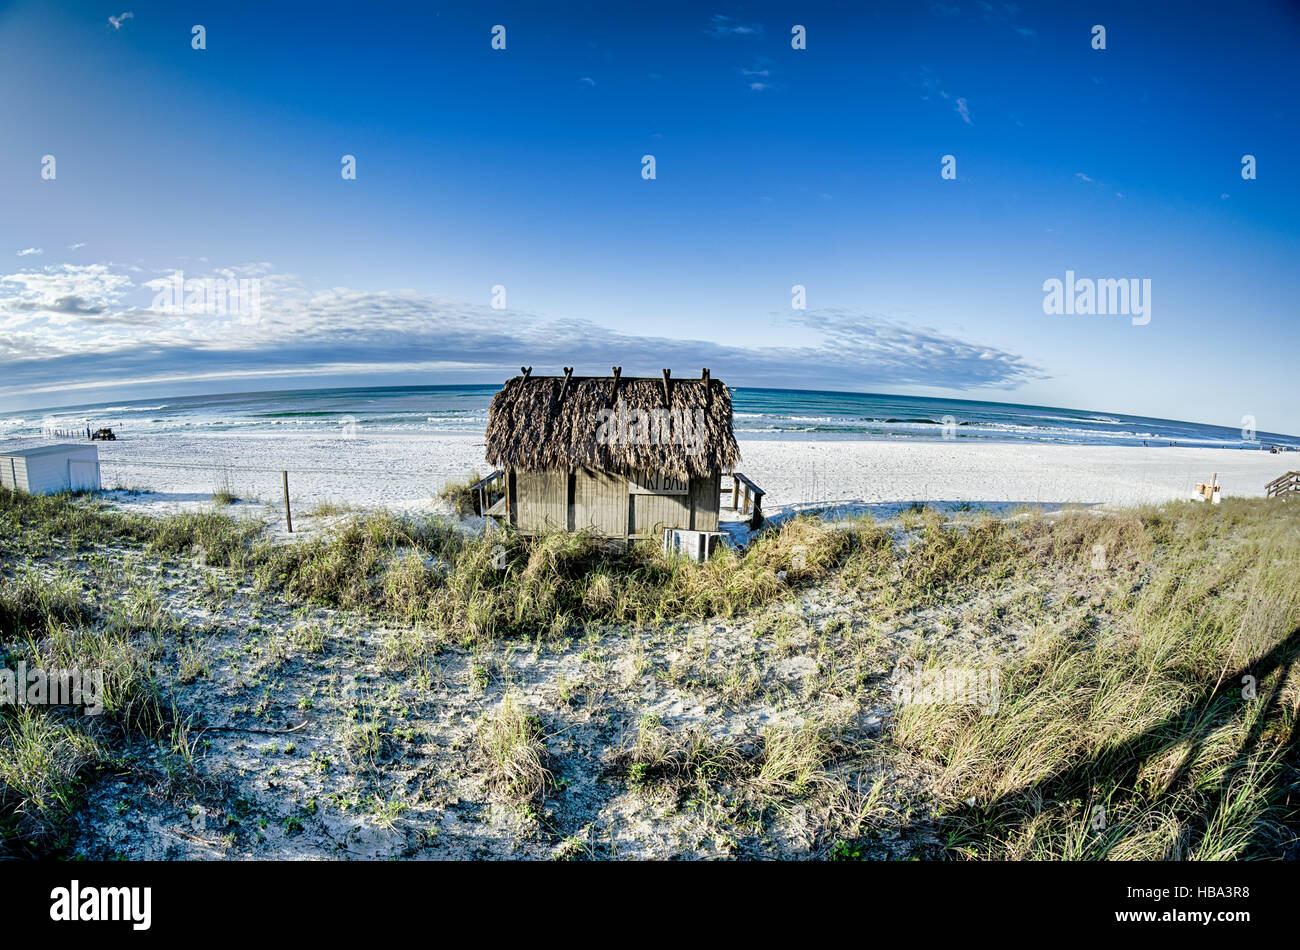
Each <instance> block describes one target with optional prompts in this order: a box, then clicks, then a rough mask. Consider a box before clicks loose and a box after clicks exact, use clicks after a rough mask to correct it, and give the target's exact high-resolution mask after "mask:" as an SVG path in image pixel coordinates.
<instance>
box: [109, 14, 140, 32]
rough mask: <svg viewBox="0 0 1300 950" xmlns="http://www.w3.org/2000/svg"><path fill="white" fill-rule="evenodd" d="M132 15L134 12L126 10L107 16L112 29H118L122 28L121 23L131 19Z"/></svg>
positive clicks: (133, 15)
mask: <svg viewBox="0 0 1300 950" xmlns="http://www.w3.org/2000/svg"><path fill="white" fill-rule="evenodd" d="M134 17H135V14H134V13H132V12H131V11H130V10H128V11H127V12H126V13H121V14H118V15H117V16H111V17H109V18H108V23H109V25H110V26H111V27H112V28H113V29H114V30H120V29H122V25H123V24H124V23H126V21H127V20H130V19H133V18H134Z"/></svg>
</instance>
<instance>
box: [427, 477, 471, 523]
mask: <svg viewBox="0 0 1300 950" xmlns="http://www.w3.org/2000/svg"><path fill="white" fill-rule="evenodd" d="M481 479H482V476H480V475H479V473H478V472H470V474H469V475H468V476H467V477H466V479H465V481H463V482H448V483H447V484H446V485H444V486H443V487H442V490H441V491H439V492H438V497H439V498H440V499H442V500H443V501H445V502H446V503H447V504H448V505H449V506H450V507H451V509H452V511H454V512H455V513H456V516H457V517H460V518H464V517H465V516H466V515H471V514H473V513H474V492H472V491H470V486H471V485H477V484H478V483H479V481H480V480H481Z"/></svg>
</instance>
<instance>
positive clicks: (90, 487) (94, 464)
mask: <svg viewBox="0 0 1300 950" xmlns="http://www.w3.org/2000/svg"><path fill="white" fill-rule="evenodd" d="M0 487H4V488H14V489H17V490H19V491H25V492H30V493H31V494H33V495H53V494H55V493H57V492H61V491H98V490H99V487H100V485H99V449H98V448H97V447H96V446H93V445H33V446H28V447H27V448H21V449H5V448H0Z"/></svg>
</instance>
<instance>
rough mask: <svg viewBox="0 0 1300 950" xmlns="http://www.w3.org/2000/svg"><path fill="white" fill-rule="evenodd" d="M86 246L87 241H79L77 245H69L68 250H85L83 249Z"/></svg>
mask: <svg viewBox="0 0 1300 950" xmlns="http://www.w3.org/2000/svg"><path fill="white" fill-rule="evenodd" d="M85 246H86V242H85V241H78V242H77V243H76V244H69V245H68V250H69V251H75V250H78V249H79V248H83V247H85Z"/></svg>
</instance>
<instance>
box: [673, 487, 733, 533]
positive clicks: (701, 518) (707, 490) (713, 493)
mask: <svg viewBox="0 0 1300 950" xmlns="http://www.w3.org/2000/svg"><path fill="white" fill-rule="evenodd" d="M721 488H722V476H721V475H719V474H718V473H717V472H714V473H713V474H712V475H702V476H699V477H698V478H692V479H691V510H692V513H693V514H694V516H695V517H694V521H693V523H692V524H690V525H672V527H674V528H681V527H689V528H691V529H693V530H695V531H717V530H718V504H719V502H720V500H721V495H720V491H721Z"/></svg>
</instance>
